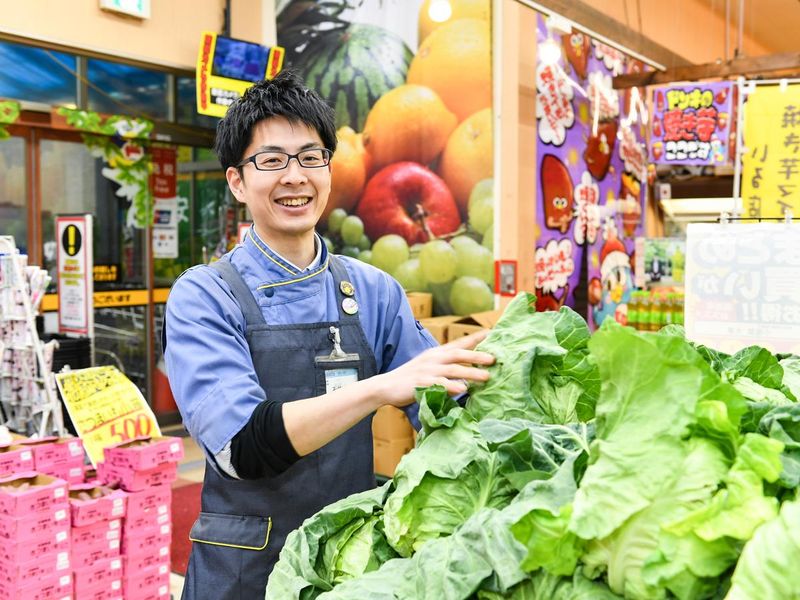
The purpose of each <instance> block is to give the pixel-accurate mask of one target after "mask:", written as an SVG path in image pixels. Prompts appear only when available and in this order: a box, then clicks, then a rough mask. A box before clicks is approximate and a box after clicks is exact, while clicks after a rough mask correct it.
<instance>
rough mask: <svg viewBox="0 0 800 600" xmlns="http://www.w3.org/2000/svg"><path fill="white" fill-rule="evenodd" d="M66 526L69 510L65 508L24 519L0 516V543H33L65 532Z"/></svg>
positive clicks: (53, 508)
mask: <svg viewBox="0 0 800 600" xmlns="http://www.w3.org/2000/svg"><path fill="white" fill-rule="evenodd" d="M65 525H67V526H68V525H69V510H67V508H66V507H64V506H55V507H52V508H51V509H50V510H47V511H43V512H36V513H31V514H29V515H27V516H24V517H9V516H8V515H0V542H2V541H8V542H15V543H21V542H27V543H31V542H34V541H35V540H38V539H40V538H47V537H49V536H50V534H51V533H53V532H54V531H56V530H63V529H64V526H65Z"/></svg>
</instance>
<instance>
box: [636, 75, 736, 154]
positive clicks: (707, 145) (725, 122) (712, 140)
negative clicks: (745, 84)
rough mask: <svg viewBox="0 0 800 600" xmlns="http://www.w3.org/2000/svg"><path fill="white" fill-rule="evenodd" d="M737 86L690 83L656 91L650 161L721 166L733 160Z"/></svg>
mask: <svg viewBox="0 0 800 600" xmlns="http://www.w3.org/2000/svg"><path fill="white" fill-rule="evenodd" d="M732 88H733V83H731V82H724V81H723V82H718V83H690V84H685V85H680V86H674V85H673V86H664V87H659V88H655V89H653V102H652V106H653V119H652V126H651V129H650V133H651V138H650V161H651V162H654V163H658V164H664V165H721V164H727V163H729V162H730V160H729V153H728V150H729V146H730V144H729V139H730V132H731V123H732V122H733V119H732V106H733V96H734V94H733V91H732Z"/></svg>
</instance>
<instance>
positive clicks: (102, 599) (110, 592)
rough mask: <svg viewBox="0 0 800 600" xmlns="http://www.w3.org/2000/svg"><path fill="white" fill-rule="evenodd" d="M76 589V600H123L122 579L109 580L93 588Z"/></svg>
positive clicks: (77, 587)
mask: <svg viewBox="0 0 800 600" xmlns="http://www.w3.org/2000/svg"><path fill="white" fill-rule="evenodd" d="M73 587H74V590H75V591H74V594H75V596H74V597H75V600H78V599H80V598H91V599H92V600H123V598H124V596H123V593H122V577H121V576H120V577H117V578H115V579H109V580H107V581H103V582H101V583H99V584H97V585H93V586H91V587H79V586H77V585H75V586H73Z"/></svg>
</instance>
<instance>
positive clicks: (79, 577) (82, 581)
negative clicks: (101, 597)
mask: <svg viewBox="0 0 800 600" xmlns="http://www.w3.org/2000/svg"><path fill="white" fill-rule="evenodd" d="M121 579H122V559H121V558H120V557H115V558H106V559H103V560H99V561H97V562H96V563H95V564H93V565H91V566H88V567H81V568H80V569H75V571H74V572H73V574H72V581H73V582H74V585H75V597H76V598H94V597H95V595H94V594H92V592H93V591H94V590H97V591H103V590H104V589H105V588H108V587H110V584H111V582H112V581H114V580H117V581H120V580H121Z"/></svg>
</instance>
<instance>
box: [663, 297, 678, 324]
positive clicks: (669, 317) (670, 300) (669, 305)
mask: <svg viewBox="0 0 800 600" xmlns="http://www.w3.org/2000/svg"><path fill="white" fill-rule="evenodd" d="M661 313H662V315H661V326H662V327H664V326H666V325H672V324H673V323H674V322H675V320H674V319H675V317H674V314H675V298H674V294H673V293H672V292H669V293H666V294H664V295H663V296H662V299H661Z"/></svg>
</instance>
